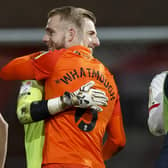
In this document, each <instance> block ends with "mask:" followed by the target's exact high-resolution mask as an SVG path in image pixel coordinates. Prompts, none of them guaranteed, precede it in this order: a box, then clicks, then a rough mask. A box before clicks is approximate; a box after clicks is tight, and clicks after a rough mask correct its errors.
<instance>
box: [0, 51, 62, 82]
mask: <svg viewBox="0 0 168 168" xmlns="http://www.w3.org/2000/svg"><path fill="white" fill-rule="evenodd" d="M58 55H59V54H58V51H57V50H55V51H54V52H52V51H48V52H36V53H32V54H29V55H26V56H22V57H18V58H15V59H13V60H12V61H10V62H9V63H8V64H7V65H5V66H4V67H2V69H1V71H0V78H1V79H4V80H28V79H36V80H41V79H45V78H47V77H48V76H50V74H51V73H52V72H53V69H54V65H55V63H56V61H57V58H58Z"/></svg>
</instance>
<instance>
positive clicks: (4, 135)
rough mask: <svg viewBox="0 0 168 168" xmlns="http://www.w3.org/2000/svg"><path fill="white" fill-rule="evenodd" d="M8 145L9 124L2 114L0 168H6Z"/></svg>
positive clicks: (0, 121)
mask: <svg viewBox="0 0 168 168" xmlns="http://www.w3.org/2000/svg"><path fill="white" fill-rule="evenodd" d="M7 143H8V123H7V122H6V121H5V120H4V118H3V116H2V115H1V114H0V167H1V168H4V166H5V160H6V154H7Z"/></svg>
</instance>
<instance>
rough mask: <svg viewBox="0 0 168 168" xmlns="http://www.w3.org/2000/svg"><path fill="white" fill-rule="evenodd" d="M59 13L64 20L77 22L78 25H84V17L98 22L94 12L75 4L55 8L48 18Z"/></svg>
mask: <svg viewBox="0 0 168 168" xmlns="http://www.w3.org/2000/svg"><path fill="white" fill-rule="evenodd" d="M55 15H59V16H60V18H61V19H62V20H65V21H70V22H72V23H73V24H75V25H76V26H77V27H79V28H81V27H82V21H83V18H88V19H90V20H91V21H93V23H94V24H96V17H95V15H94V13H93V12H91V11H89V10H86V9H83V8H77V7H74V6H63V7H60V8H54V9H52V10H51V11H49V13H48V18H50V17H52V16H55Z"/></svg>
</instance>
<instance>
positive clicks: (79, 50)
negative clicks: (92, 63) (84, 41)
mask: <svg viewBox="0 0 168 168" xmlns="http://www.w3.org/2000/svg"><path fill="white" fill-rule="evenodd" d="M68 50H70V51H71V52H73V53H75V54H77V55H81V56H84V57H86V58H93V56H92V53H91V50H90V49H89V48H87V47H84V46H72V47H70V48H68Z"/></svg>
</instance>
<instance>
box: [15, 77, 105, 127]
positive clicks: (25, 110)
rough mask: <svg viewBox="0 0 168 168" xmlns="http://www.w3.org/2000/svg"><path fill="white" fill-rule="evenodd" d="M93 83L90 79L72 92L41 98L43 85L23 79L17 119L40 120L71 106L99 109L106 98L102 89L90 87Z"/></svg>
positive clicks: (21, 120)
mask: <svg viewBox="0 0 168 168" xmlns="http://www.w3.org/2000/svg"><path fill="white" fill-rule="evenodd" d="M94 84H95V83H94V82H93V81H90V82H88V83H86V84H85V85H83V86H81V88H80V89H78V90H76V91H75V92H73V93H70V92H65V93H64V95H63V96H60V97H56V98H53V99H49V100H42V97H43V86H42V85H41V84H40V83H38V82H37V81H35V80H28V81H24V82H23V84H22V86H21V89H20V93H19V97H18V105H17V116H18V119H19V120H20V122H21V123H23V124H26V123H30V122H34V121H40V120H44V119H46V118H48V117H50V116H52V115H55V114H57V113H59V112H62V111H64V110H66V109H67V108H71V107H79V108H92V109H95V110H97V111H101V110H102V109H101V108H100V107H99V106H106V105H107V101H108V98H107V97H106V95H105V93H104V92H103V91H100V90H97V89H91V87H93V85H94Z"/></svg>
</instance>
